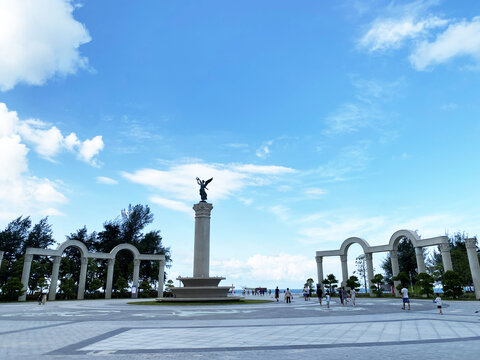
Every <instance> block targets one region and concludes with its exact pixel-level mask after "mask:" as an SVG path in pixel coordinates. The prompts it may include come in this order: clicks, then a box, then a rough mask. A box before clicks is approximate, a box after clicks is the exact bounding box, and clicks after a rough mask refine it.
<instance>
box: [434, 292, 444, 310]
mask: <svg viewBox="0 0 480 360" xmlns="http://www.w3.org/2000/svg"><path fill="white" fill-rule="evenodd" d="M435 295H437V297H436V298H435V300H434V301H435V303H436V304H437V309H438V310H440V314H441V315H443V312H442V298H441V297H440V294H435Z"/></svg>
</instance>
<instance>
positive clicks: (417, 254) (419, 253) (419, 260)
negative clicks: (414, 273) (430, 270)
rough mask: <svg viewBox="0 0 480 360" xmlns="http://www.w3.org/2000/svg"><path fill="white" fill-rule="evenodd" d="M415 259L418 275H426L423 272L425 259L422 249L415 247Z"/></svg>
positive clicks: (424, 271)
mask: <svg viewBox="0 0 480 360" xmlns="http://www.w3.org/2000/svg"><path fill="white" fill-rule="evenodd" d="M415 257H416V258H417V270H418V273H419V274H420V273H426V272H427V271H426V270H425V259H424V258H423V248H422V247H416V248H415Z"/></svg>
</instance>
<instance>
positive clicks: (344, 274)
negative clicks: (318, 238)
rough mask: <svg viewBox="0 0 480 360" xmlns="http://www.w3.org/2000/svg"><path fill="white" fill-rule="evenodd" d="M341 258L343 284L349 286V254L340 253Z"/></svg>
mask: <svg viewBox="0 0 480 360" xmlns="http://www.w3.org/2000/svg"><path fill="white" fill-rule="evenodd" d="M340 260H341V262H342V278H343V284H342V286H347V280H348V264H347V255H346V254H345V255H340Z"/></svg>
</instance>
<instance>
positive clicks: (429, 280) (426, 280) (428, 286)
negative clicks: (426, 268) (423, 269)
mask: <svg viewBox="0 0 480 360" xmlns="http://www.w3.org/2000/svg"><path fill="white" fill-rule="evenodd" d="M434 282H435V279H434V278H433V276H431V275H429V274H426V273H420V274H418V276H417V286H419V287H420V294H422V295H427V297H430V295H432V294H433V283H434Z"/></svg>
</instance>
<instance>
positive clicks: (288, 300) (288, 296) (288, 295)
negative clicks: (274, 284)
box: [285, 288, 292, 304]
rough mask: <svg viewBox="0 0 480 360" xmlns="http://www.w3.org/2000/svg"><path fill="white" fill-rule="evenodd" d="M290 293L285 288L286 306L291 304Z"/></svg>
mask: <svg viewBox="0 0 480 360" xmlns="http://www.w3.org/2000/svg"><path fill="white" fill-rule="evenodd" d="M291 298H292V293H291V292H290V289H289V288H287V291H285V300H286V301H287V304H290V303H291V302H292V299H291Z"/></svg>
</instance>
